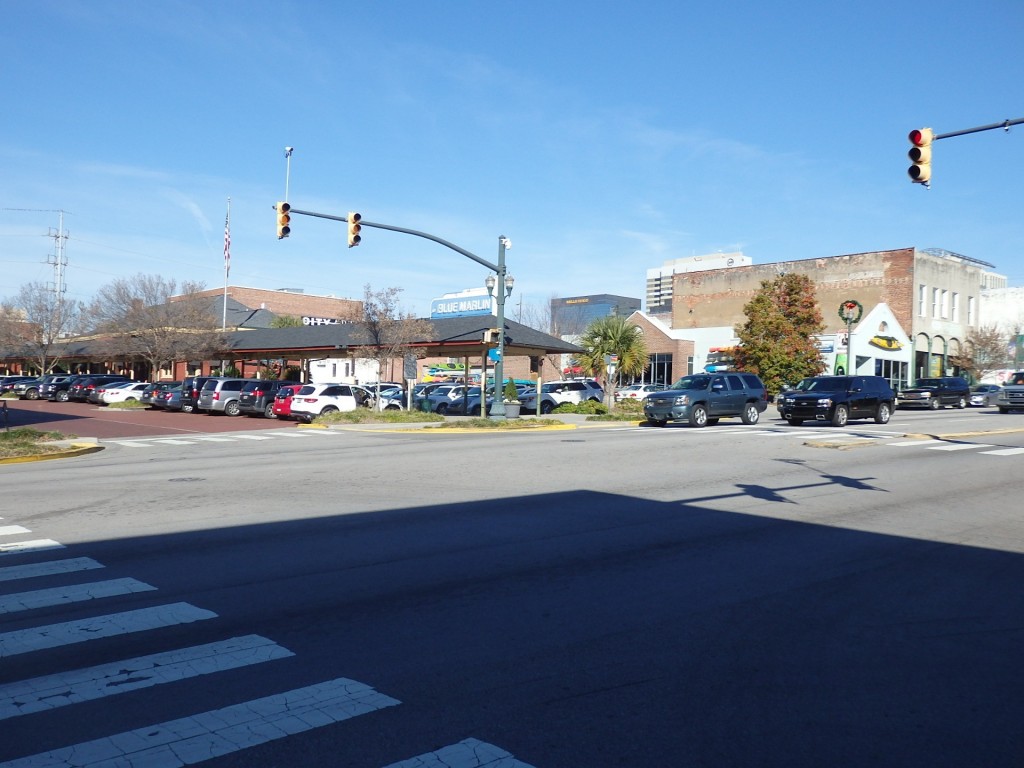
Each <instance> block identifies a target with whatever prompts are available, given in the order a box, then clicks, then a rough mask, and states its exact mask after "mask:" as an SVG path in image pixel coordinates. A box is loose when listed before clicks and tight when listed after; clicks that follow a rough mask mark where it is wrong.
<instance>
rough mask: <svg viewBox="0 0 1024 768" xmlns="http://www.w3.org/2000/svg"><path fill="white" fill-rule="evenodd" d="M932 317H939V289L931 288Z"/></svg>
mask: <svg viewBox="0 0 1024 768" xmlns="http://www.w3.org/2000/svg"><path fill="white" fill-rule="evenodd" d="M932 317H939V289H938V288H932Z"/></svg>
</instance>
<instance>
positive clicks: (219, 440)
mask: <svg viewBox="0 0 1024 768" xmlns="http://www.w3.org/2000/svg"><path fill="white" fill-rule="evenodd" d="M192 439H193V440H200V441H202V442H204V443H233V442H235V438H233V437H193V438H192Z"/></svg>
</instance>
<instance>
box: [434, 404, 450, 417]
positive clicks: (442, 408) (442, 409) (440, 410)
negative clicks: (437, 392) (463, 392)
mask: <svg viewBox="0 0 1024 768" xmlns="http://www.w3.org/2000/svg"><path fill="white" fill-rule="evenodd" d="M437 412H438V413H439V414H440V415H441V416H444V415H445V414H446V413H448V403H438V404H437Z"/></svg>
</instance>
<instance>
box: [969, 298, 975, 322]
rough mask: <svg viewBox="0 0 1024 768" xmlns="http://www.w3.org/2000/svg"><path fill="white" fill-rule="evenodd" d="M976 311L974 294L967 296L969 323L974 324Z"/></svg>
mask: <svg viewBox="0 0 1024 768" xmlns="http://www.w3.org/2000/svg"><path fill="white" fill-rule="evenodd" d="M975 312H976V307H975V306H974V297H973V296H968V297H967V324H968V325H974V323H975V321H976V315H975Z"/></svg>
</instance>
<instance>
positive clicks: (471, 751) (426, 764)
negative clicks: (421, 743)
mask: <svg viewBox="0 0 1024 768" xmlns="http://www.w3.org/2000/svg"><path fill="white" fill-rule="evenodd" d="M456 767H457V768H533V766H531V765H529V764H528V763H524V762H522V761H520V760H516V759H515V758H514V757H512V755H510V754H509V753H508V752H506V751H505V750H503V749H499V748H498V747H496V746H494V745H493V744H487V743H486V742H483V741H479V740H478V739H465V740H464V741H460V742H459V743H458V744H453V745H451V746H450V747H444V748H443V749H439V750H437V751H436V752H430V753H429V754H425V755H419V756H418V757H413V758H410V759H409V760H402V761H401V762H399V763H392V764H391V765H386V766H384V768H456Z"/></svg>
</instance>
